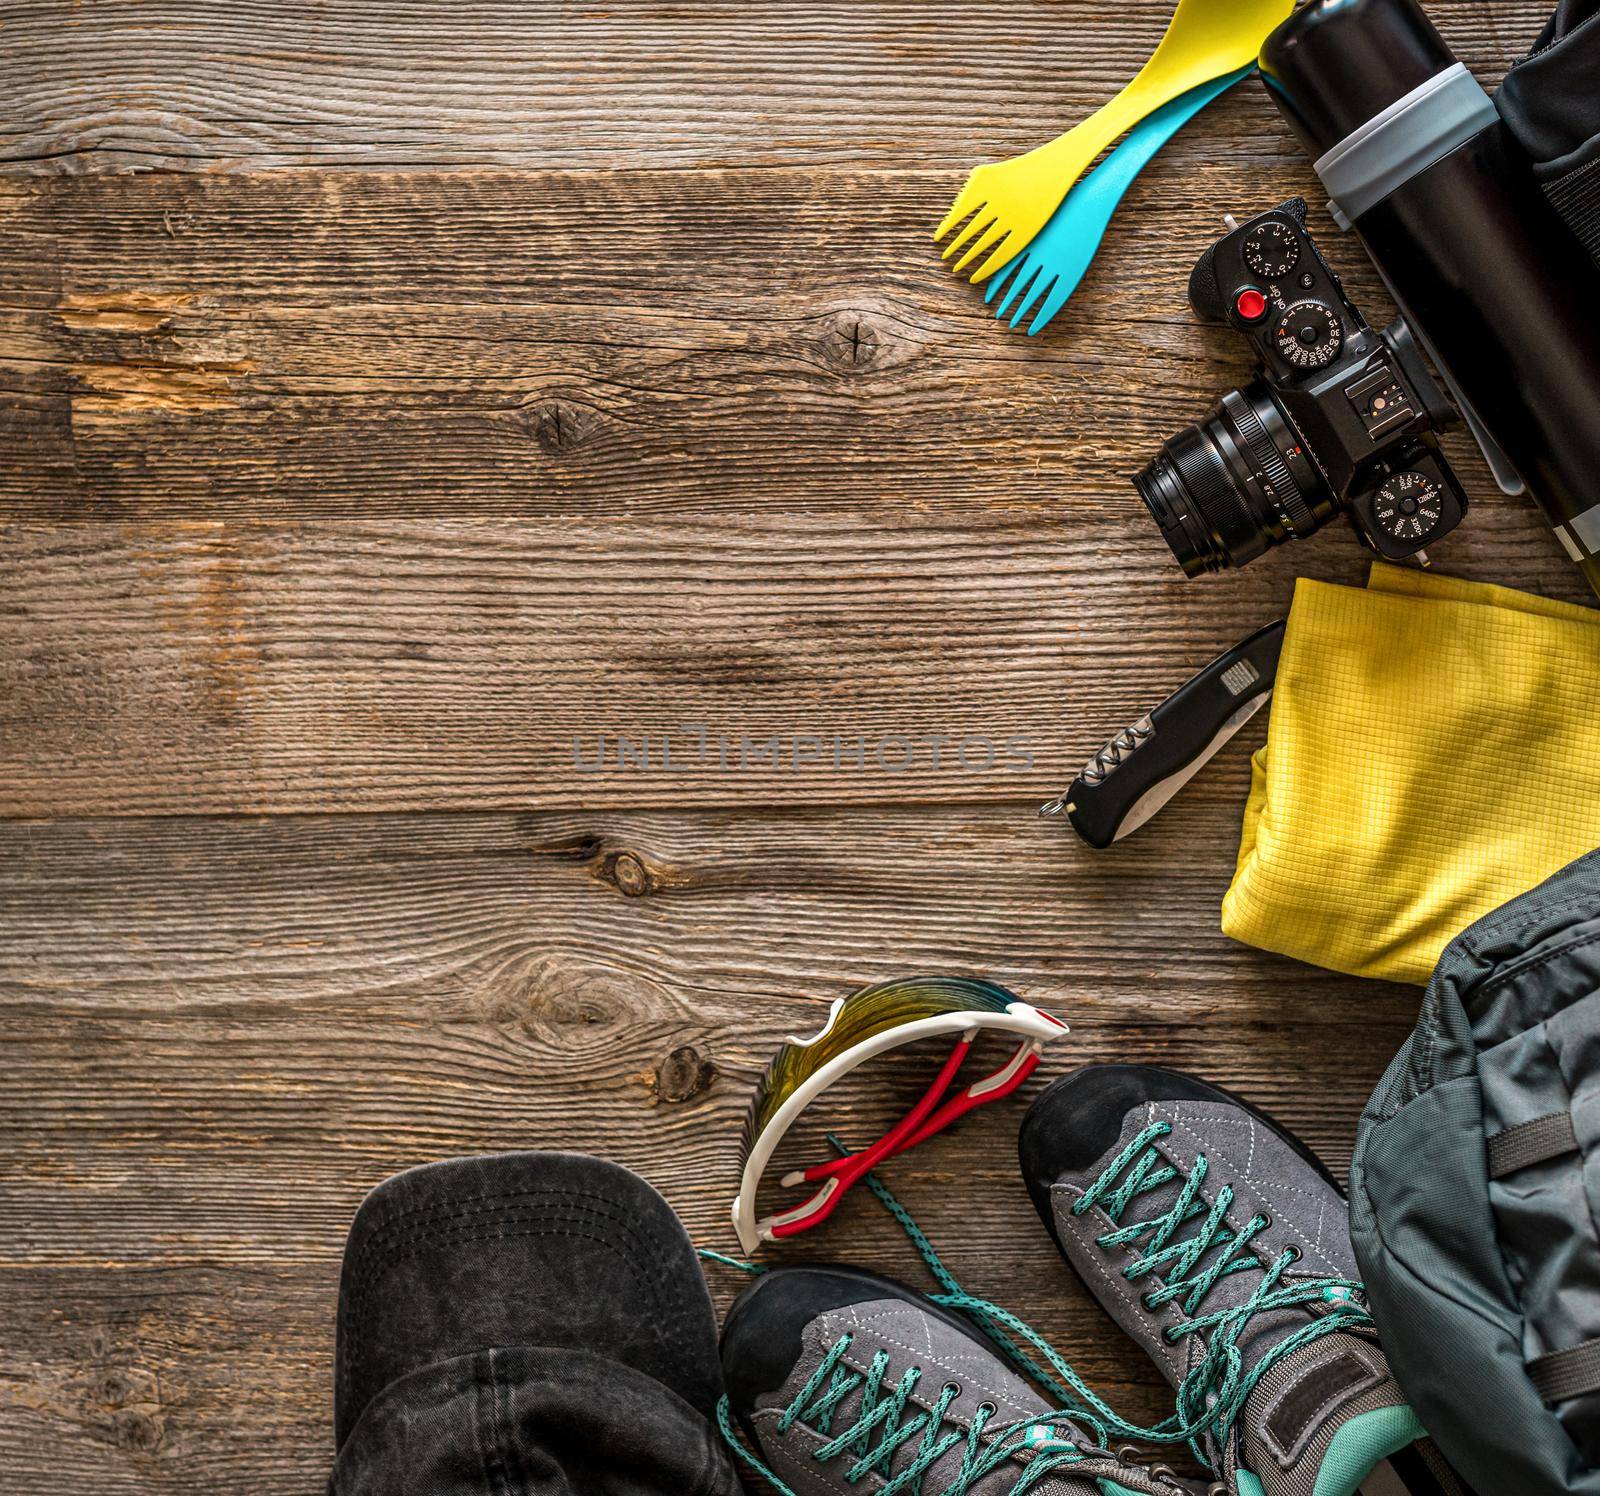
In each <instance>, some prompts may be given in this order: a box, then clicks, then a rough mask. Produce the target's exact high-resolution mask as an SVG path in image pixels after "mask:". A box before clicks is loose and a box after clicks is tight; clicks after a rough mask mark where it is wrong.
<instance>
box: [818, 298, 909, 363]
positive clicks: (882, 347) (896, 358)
mask: <svg viewBox="0 0 1600 1496" xmlns="http://www.w3.org/2000/svg"><path fill="white" fill-rule="evenodd" d="M819 341H820V343H821V345H822V355H823V357H824V358H825V359H826V360H827V362H828V363H829V364H830V365H831V366H832V367H833V368H835V369H839V370H842V371H844V372H846V373H850V374H865V373H867V372H868V371H869V370H880V369H890V368H894V367H895V366H897V365H899V364H903V363H905V362H906V361H907V360H908V359H910V358H911V357H912V356H913V355H914V353H915V351H916V344H915V343H914V342H913V341H912V340H911V339H909V338H907V337H906V336H905V335H904V333H903V332H902V331H901V330H900V329H898V328H897V327H896V326H895V323H894V320H893V319H892V318H890V317H888V316H885V315H884V314H883V313H882V312H879V311H876V310H870V309H862V308H854V307H847V308H843V309H841V310H839V311H836V312H832V313H830V314H829V315H828V316H827V317H825V318H824V319H823V322H822V331H821V336H820V338H819Z"/></svg>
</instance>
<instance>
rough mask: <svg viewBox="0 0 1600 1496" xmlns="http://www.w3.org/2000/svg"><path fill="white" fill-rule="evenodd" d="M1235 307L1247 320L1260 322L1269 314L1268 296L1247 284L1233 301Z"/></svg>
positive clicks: (1243, 318) (1244, 319) (1242, 317)
mask: <svg viewBox="0 0 1600 1496" xmlns="http://www.w3.org/2000/svg"><path fill="white" fill-rule="evenodd" d="M1233 309H1234V310H1235V311H1236V312H1238V314H1239V316H1240V318H1241V319H1242V320H1243V321H1245V322H1259V321H1260V320H1261V319H1262V318H1263V317H1265V316H1266V315H1267V298H1266V297H1265V296H1263V295H1262V294H1261V292H1259V291H1258V290H1256V288H1255V287H1254V286H1246V287H1245V288H1244V290H1242V291H1241V292H1240V293H1239V294H1238V295H1237V296H1236V297H1235V298H1234V301H1233Z"/></svg>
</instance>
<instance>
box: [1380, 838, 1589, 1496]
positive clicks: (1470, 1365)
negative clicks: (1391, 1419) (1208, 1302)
mask: <svg viewBox="0 0 1600 1496" xmlns="http://www.w3.org/2000/svg"><path fill="white" fill-rule="evenodd" d="M1350 1230H1351V1236H1352V1238H1353V1240H1354V1243H1355V1250H1356V1256H1357V1258H1358V1259H1359V1261H1360V1263H1361V1270H1362V1276H1363V1279H1364V1281H1365V1283H1366V1288H1367V1292H1368V1295H1369V1297H1370V1300H1371V1304H1372V1312H1373V1315H1374V1317H1375V1318H1376V1320H1377V1323H1378V1329H1379V1332H1380V1333H1381V1334H1382V1336H1383V1345H1384V1349H1385V1351H1386V1352H1387V1353H1388V1356H1389V1361H1390V1364H1391V1365H1392V1366H1393V1368H1394V1371H1395V1374H1396V1376H1397V1377H1398V1378H1399V1381H1400V1385H1401V1386H1402V1387H1403V1388H1404V1390H1405V1392H1406V1395H1407V1397H1408V1398H1409V1399H1410V1400H1411V1403H1412V1405H1413V1407H1415V1409H1416V1411H1417V1414H1418V1416H1419V1417H1420V1418H1421V1419H1422V1422H1423V1424H1424V1426H1425V1427H1426V1428H1427V1429H1428V1431H1429V1433H1431V1434H1432V1435H1433V1437H1434V1439H1435V1440H1436V1442H1437V1443H1438V1444H1439V1446H1440V1448H1441V1449H1442V1450H1443V1451H1444V1453H1445V1454H1446V1456H1447V1457H1448V1458H1449V1459H1450V1461H1451V1463H1452V1464H1453V1465H1454V1466H1455V1467H1456V1469H1457V1470H1459V1471H1460V1473H1461V1474H1462V1476H1464V1477H1465V1478H1466V1479H1467V1480H1468V1481H1470V1482H1471V1483H1472V1484H1473V1485H1475V1486H1476V1487H1477V1488H1478V1489H1479V1490H1480V1491H1481V1492H1483V1493H1484V1496H1499V1493H1505V1496H1547V1493H1549V1496H1557V1493H1570V1492H1581V1493H1584V1496H1600V852H1593V853H1590V854H1589V855H1588V856H1587V857H1584V858H1581V859H1579V861H1577V862H1575V863H1573V864H1572V865H1571V866H1570V867H1568V868H1566V869H1565V870H1564V871H1562V872H1560V873H1558V874H1556V876H1555V877H1553V878H1551V879H1550V880H1549V881H1548V882H1546V883H1544V884H1542V885H1540V887H1538V888H1536V889H1534V890H1533V891H1532V892H1531V893H1527V894H1524V895H1523V896H1522V897H1521V898H1518V899H1515V900H1513V901H1512V902H1511V903H1509V904H1507V905H1506V906H1505V907H1504V908H1502V909H1499V910H1496V911H1495V912H1494V913H1493V914H1491V915H1488V916H1487V917H1486V918H1484V919H1482V920H1479V921H1478V923H1477V924H1475V925H1473V926H1472V927H1471V928H1470V929H1468V930H1467V931H1466V932H1465V933H1464V934H1462V935H1460V936H1459V937H1457V939H1456V940H1455V941H1454V942H1453V943H1452V944H1451V945H1450V947H1449V948H1448V949H1447V950H1446V951H1445V953H1444V956H1443V957H1442V958H1441V960H1440V962H1439V965H1438V968H1437V970H1436V971H1435V972H1434V975H1433V980H1432V982H1431V983H1430V984H1429V986H1428V990H1427V995H1426V997H1425V998H1424V999H1423V1005H1422V1015H1421V1018H1420V1019H1419V1021H1418V1023H1417V1028H1416V1032H1415V1033H1414V1034H1412V1036H1411V1038H1410V1039H1409V1040H1407V1041H1406V1044H1405V1047H1404V1048H1403V1049H1402V1050H1401V1051H1400V1053H1399V1055H1398V1056H1396V1058H1395V1061H1394V1063H1393V1064H1392V1065H1391V1066H1390V1067H1389V1070H1388V1073H1387V1074H1386V1075H1385V1076H1384V1078H1383V1080H1382V1082H1381V1083H1380V1084H1379V1086H1378V1089H1377V1091H1376V1092H1375V1093H1374V1094H1373V1097H1372V1100H1371V1102H1369V1103H1368V1106H1367V1109H1366V1111H1365V1113H1364V1114H1363V1116H1362V1119H1361V1128H1360V1132H1359V1134H1358V1136H1357V1140H1356V1148H1355V1157H1354V1160H1353V1161H1352V1164H1351V1177H1350Z"/></svg>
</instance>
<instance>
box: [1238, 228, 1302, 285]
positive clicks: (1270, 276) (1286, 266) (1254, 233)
mask: <svg viewBox="0 0 1600 1496" xmlns="http://www.w3.org/2000/svg"><path fill="white" fill-rule="evenodd" d="M1243 252H1244V262H1245V264H1246V265H1248V266H1249V267H1250V268H1251V270H1253V271H1254V272H1255V273H1256V274H1257V275H1259V276H1261V277H1262V278H1263V279H1265V280H1269V281H1273V280H1280V279H1281V278H1282V277H1283V276H1286V275H1287V274H1288V273H1289V272H1290V271H1291V270H1293V269H1294V267H1295V266H1296V265H1297V264H1298V263H1299V260H1300V240H1299V238H1298V237H1297V236H1296V234H1295V231H1294V230H1293V229H1292V228H1290V227H1289V225H1288V224H1286V223H1276V222H1273V221H1271V220H1268V221H1267V222H1266V223H1263V224H1260V225H1259V226H1258V227H1256V228H1254V229H1252V230H1251V231H1250V234H1249V236H1248V237H1247V238H1246V239H1245V241H1244V251H1243Z"/></svg>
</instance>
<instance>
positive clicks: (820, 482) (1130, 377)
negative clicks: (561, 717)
mask: <svg viewBox="0 0 1600 1496" xmlns="http://www.w3.org/2000/svg"><path fill="white" fill-rule="evenodd" d="M1258 135H1260V136H1263V137H1264V138H1265V139H1266V140H1267V141H1268V142H1269V143H1270V144H1271V146H1272V151H1271V152H1269V153H1268V154H1266V155H1263V154H1262V146H1261V142H1260V141H1259V140H1257V139H1256V137H1257V136H1258ZM1246 170H1248V172H1249V173H1250V176H1249V180H1248V183H1246V182H1245V181H1244V180H1243V179H1242V175H1241V173H1242V172H1244V171H1246ZM955 185H956V183H955V179H954V178H953V177H951V176H950V175H948V174H945V173H941V172H910V173H894V174H885V173H882V172H862V171H843V170H839V171H828V172H821V173H819V172H809V171H797V170H769V171H737V172H734V171H730V172H703V173H695V174H688V173H681V172H645V171H640V172H628V173H539V174H531V175H530V174H508V173H483V174H478V173H474V174H440V173H434V174H422V173H418V174H406V175H370V176H361V175H354V174H350V173H299V172H297V173H277V174H268V175H264V176H260V177H249V178H245V179H242V180H241V179H233V178H227V177H198V176H177V175H148V176H142V177H138V178H134V179H131V180H130V179H122V178H105V179H101V178H95V179H90V180H87V181H78V180H74V181H58V182H37V183H26V182H24V183H16V182H13V183H0V201H3V202H4V204H5V208H6V211H4V212H0V258H3V260H4V262H5V263H6V264H7V265H8V266H10V267H12V271H13V282H12V289H10V290H8V293H7V295H6V297H5V298H4V302H3V304H0V391H3V394H4V399H3V400H0V421H3V423H4V425H3V427H0V436H3V437H4V438H5V439H6V441H7V443H8V446H9V447H10V449H11V450H13V451H15V452H17V453H18V454H19V455H20V456H21V458H22V460H21V461H18V462H15V463H11V464H6V465H5V466H3V467H0V514H5V515H10V516H14V517H33V518H45V519H52V520H57V519H72V520H79V519H117V520H121V519H146V518H183V519H207V518H214V519H251V520H260V519H268V518H282V519H299V518H313V517H314V518H338V519H352V518H353V519H362V520H366V519H370V518H372V517H374V516H397V515H399V516H411V517H420V516H429V517H449V518H462V517H470V516H482V515H515V516H544V515H564V516H573V515H586V516H590V517H594V518H597V519H602V518H603V519H607V520H617V519H621V518H625V517H626V518H632V517H639V516H652V517H670V518H676V517H678V516H684V515H703V514H714V515H716V516H717V517H718V518H719V519H725V518H727V517H728V516H730V515H747V514H759V515H772V514H774V513H776V514H784V515H787V514H791V513H794V512H797V511H798V512H803V513H805V514H807V515H816V514H820V513H826V514H829V515H835V516H838V515H850V516H858V515H866V516H868V517H869V518H870V521H871V523H873V524H874V525H877V526H892V527H893V528H894V529H896V530H905V529H908V528H911V527H914V526H916V525H920V524H925V523H929V522H930V521H931V522H935V523H938V524H940V525H951V524H959V525H977V526H982V525H984V524H986V523H988V522H989V521H990V519H991V517H992V516H995V515H1001V516H1002V517H1005V518H1010V519H1016V518H1019V517H1020V518H1025V519H1026V520H1027V521H1028V522H1029V523H1031V524H1033V525H1035V526H1036V527H1038V528H1039V529H1040V530H1041V531H1042V532H1044V533H1046V534H1050V533H1055V532H1059V531H1060V530H1061V529H1062V528H1063V527H1074V526H1076V527H1077V528H1076V532H1075V533H1074V534H1073V535H1072V538H1073V541H1074V543H1075V544H1078V545H1081V544H1083V543H1085V542H1088V543H1093V544H1105V545H1108V546H1112V547H1115V548H1118V549H1121V548H1123V547H1125V546H1129V545H1132V546H1133V547H1134V548H1135V550H1136V554H1137V556H1138V558H1139V562H1140V565H1141V567H1143V568H1145V569H1154V568H1156V564H1157V562H1158V560H1159V557H1158V554H1157V553H1158V551H1159V549H1160V547H1159V542H1157V541H1156V540H1155V539H1154V537H1153V534H1152V532H1151V529H1150V526H1149V523H1148V520H1147V519H1145V518H1144V516H1143V511H1142V507H1141V506H1140V504H1139V501H1138V499H1137V496H1136V495H1135V494H1134V492H1133V490H1132V488H1131V487H1130V485H1129V483H1128V474H1130V473H1131V472H1134V471H1137V470H1138V469H1139V468H1141V467H1142V466H1143V465H1144V464H1145V463H1146V462H1147V461H1148V460H1149V459H1150V457H1151V455H1152V454H1153V453H1154V451H1155V450H1156V448H1157V446H1158V444H1159V443H1160V442H1161V441H1162V440H1164V439H1165V438H1166V437H1167V436H1169V435H1171V434H1172V433H1173V432H1174V431H1176V430H1177V429H1179V428H1180V427H1181V426H1182V425H1183V424H1184V423H1186V422H1188V421H1191V420H1195V419H1198V418H1199V417H1200V416H1202V415H1203V414H1204V413H1205V411H1206V410H1207V409H1208V408H1209V407H1210V406H1211V405H1212V404H1214V402H1215V401H1216V400H1217V398H1218V397H1219V396H1220V395H1221V394H1222V392H1223V391H1224V390H1226V389H1228V388H1229V387H1230V386H1232V385H1234V384H1237V383H1239V382H1240V381H1242V380H1243V379H1244V378H1246V377H1247V375H1248V372H1249V355H1248V351H1247V348H1246V346H1245V343H1244V340H1243V339H1242V338H1239V337H1236V336H1234V335H1232V334H1230V333H1228V332H1226V331H1225V330H1221V329H1217V328H1210V327H1205V326H1201V325H1199V324H1198V323H1197V322H1196V321H1195V319H1194V317H1193V315H1192V313H1191V312H1190V310H1189V308H1188V305H1187V303H1186V300H1185V295H1186V288H1187V284H1188V275H1189V271H1190V269H1191V268H1192V267H1193V264H1194V260H1195V258H1196V257H1197V255H1198V254H1199V253H1200V252H1201V250H1203V249H1204V248H1205V247H1206V246H1207V245H1208V244H1209V243H1210V242H1211V241H1212V240H1213V239H1214V238H1215V235H1216V233H1217V231H1218V229H1219V228H1220V219H1221V214H1222V212H1223V211H1224V210H1225V209H1229V208H1232V209H1237V210H1239V211H1240V212H1246V211H1251V210H1255V209H1259V208H1263V207H1266V206H1268V205H1270V204H1272V203H1275V202H1278V201H1281V200H1282V199H1283V198H1284V197H1287V196H1289V195H1290V194H1292V193H1296V192H1301V193H1305V194H1307V195H1308V196H1313V197H1314V196H1315V193H1316V181H1315V178H1314V176H1313V175H1312V174H1311V172H1310V169H1309V167H1308V166H1307V165H1306V164H1305V162H1304V160H1303V159H1302V158H1301V157H1300V156H1299V155H1298V153H1297V152H1295V151H1294V149H1293V147H1291V146H1290V145H1289V144H1288V142H1287V139H1286V138H1285V137H1283V136H1282V126H1281V124H1280V123H1278V121H1277V116H1276V113H1275V111H1274V110H1273V109H1272V107H1271V105H1270V104H1269V103H1268V102H1267V100H1266V99H1265V98H1264V97H1262V96H1261V95H1260V94H1259V93H1258V92H1256V91H1255V89H1254V85H1252V86H1251V91H1249V92H1245V91H1243V90H1240V91H1237V92H1236V93H1235V94H1233V95H1230V96H1228V97H1227V98H1225V99H1223V100H1221V101H1219V103H1218V104H1217V105H1215V106H1213V108H1212V109H1211V110H1208V111H1207V112H1206V113H1205V114H1204V115H1203V116H1202V117H1201V118H1200V119H1199V120H1198V121H1197V122H1196V124H1195V125H1194V126H1193V127H1191V130H1189V131H1185V132H1184V133H1183V134H1182V135H1180V136H1179V137H1178V139H1177V140H1175V141H1174V142H1173V145H1172V147H1171V148H1170V150H1169V152H1167V153H1166V154H1164V155H1163V156H1162V157H1160V158H1158V159H1157V161H1156V162H1154V163H1153V164H1152V166H1151V167H1150V168H1149V170H1148V171H1147V173H1146V174H1145V176H1144V177H1143V178H1142V180H1141V181H1140V183H1139V184H1137V185H1136V186H1135V188H1134V189H1133V192H1132V193H1131V194H1130V195H1129V197H1128V199H1127V200H1126V201H1125V205H1124V209H1123V212H1122V214H1121V215H1120V216H1119V218H1118V219H1117V220H1116V221H1115V222H1114V223H1113V226H1112V229H1111V233H1110V237H1109V239H1108V241H1107V244H1106V247H1105V251H1104V253H1103V254H1102V257H1101V259H1100V261H1099V262H1098V263H1097V265H1096V267H1095V268H1094V270H1093V271H1092V272H1091V274H1090V276H1089V278H1088V279H1087V281H1086V283H1085V285H1084V286H1083V288H1082V289H1081V291H1080V292H1079V294H1078V296H1077V297H1075V298H1074V300H1073V302H1072V303H1071V305H1070V306H1069V307H1067V308H1066V309H1065V311H1064V312H1063V313H1062V314H1061V315H1060V316H1059V317H1058V318H1057V319H1056V321H1055V322H1054V323H1053V324H1052V325H1051V326H1050V327H1049V328H1048V329H1047V330H1046V332H1045V333H1044V334H1043V335H1041V336H1039V337H1037V338H1029V337H1026V336H1024V335H1022V334H1021V333H1012V332H1008V331H1005V330H1003V328H1002V327H1001V326H1000V325H999V324H998V323H997V322H996V321H995V319H994V318H993V316H992V315H991V314H990V312H989V310H988V309H987V308H986V307H985V305H984V303H983V300H982V294H981V292H980V291H979V290H978V288H975V287H973V286H971V285H969V284H967V283H965V282H964V281H960V280H958V279H957V278H956V277H954V276H953V275H951V274H950V273H949V272H948V271H947V270H946V269H945V268H944V266H943V265H941V263H940V262H939V260H938V259H937V258H936V256H935V253H934V249H933V245H932V242H931V240H930V239H929V237H928V234H929V229H930V227H931V225H932V224H933V223H934V222H935V221H936V219H937V215H938V212H939V208H940V206H941V203H942V200H943V199H944V198H946V197H947V196H948V194H949V193H950V192H951V191H952V190H953V188H954V186H955ZM1324 222H1325V220H1324ZM1325 238H1327V239H1328V241H1329V250H1330V253H1331V254H1333V255H1334V256H1335V258H1336V260H1337V263H1338V264H1339V265H1340V267H1341V268H1342V269H1343V270H1345V271H1347V272H1348V275H1349V283H1350V287H1351V291H1352V294H1353V295H1354V296H1355V298H1356V299H1357V301H1358V303H1359V304H1361V305H1362V306H1364V307H1365V308H1366V310H1367V313H1368V315H1369V317H1370V319H1371V320H1372V321H1373V322H1374V323H1375V324H1378V323H1381V322H1383V321H1385V320H1387V318H1388V317H1389V316H1390V315H1391V314H1392V312H1391V308H1390V305H1389V303H1388V301H1387V299H1386V298H1385V297H1384V296H1383V295H1382V293H1381V290H1380V288H1379V286H1378V284H1377V281H1376V277H1375V275H1374V274H1373V273H1372V271H1371V269H1370V267H1369V266H1368V265H1367V264H1366V261H1365V257H1364V256H1363V255H1362V254H1361V253H1360V251H1359V250H1358V249H1357V247H1356V246H1355V245H1354V244H1351V243H1338V242H1334V240H1335V236H1334V234H1333V231H1332V228H1331V225H1329V226H1327V227H1326V234H1325ZM1451 451H1452V453H1453V454H1454V455H1455V456H1456V457H1457V459H1458V460H1459V461H1460V462H1461V463H1462V465H1463V470H1464V474H1465V476H1466V478H1467V479H1468V481H1469V482H1470V483H1471V485H1472V487H1473V491H1474V493H1475V494H1476V493H1484V494H1486V495H1487V494H1489V493H1492V492H1493V490H1492V485H1491V484H1490V483H1489V481H1488V478H1487V475H1486V474H1485V472H1484V470H1483V467H1482V464H1481V462H1480V461H1479V460H1478V458H1477V456H1476V454H1475V451H1474V449H1472V448H1471V446H1470V443H1468V442H1467V441H1466V439H1465V438H1458V439H1455V440H1453V442H1452V445H1451ZM1551 549H1552V552H1553V551H1554V547H1553V545H1552V547H1551Z"/></svg>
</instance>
